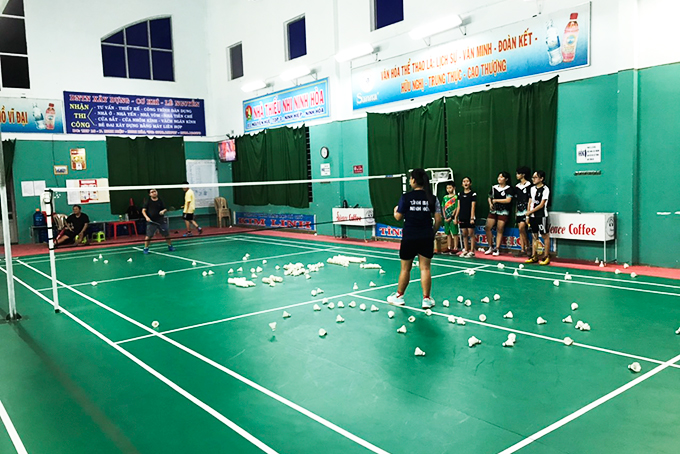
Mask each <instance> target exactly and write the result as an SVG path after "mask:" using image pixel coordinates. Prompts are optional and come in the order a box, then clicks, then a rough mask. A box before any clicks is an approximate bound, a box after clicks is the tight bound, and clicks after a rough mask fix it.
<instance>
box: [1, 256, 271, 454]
mask: <svg viewBox="0 0 680 454" xmlns="http://www.w3.org/2000/svg"><path fill="white" fill-rule="evenodd" d="M0 270H2V272H4V273H5V274H7V271H6V270H5V269H4V268H2V267H0ZM14 279H15V280H16V281H17V282H18V283H19V284H21V285H23V286H24V287H26V288H27V289H28V290H29V291H30V292H32V293H33V294H35V295H37V296H38V297H39V298H41V299H43V300H44V301H46V302H47V303H48V304H50V305H51V306H52V307H54V302H53V301H52V300H50V299H49V298H47V297H46V296H45V295H43V294H41V293H39V292H38V291H37V290H36V289H34V288H33V287H31V286H30V285H28V284H27V283H25V282H24V281H22V280H21V279H19V278H18V277H16V276H14ZM60 311H61V313H63V314H65V315H66V316H67V317H69V318H70V319H71V320H73V321H74V322H76V323H77V324H79V325H80V326H82V327H83V328H85V329H86V330H87V331H89V332H90V333H92V334H94V335H95V336H96V337H98V338H99V339H100V340H102V341H104V343H105V344H107V345H109V346H110V347H113V348H114V349H115V350H116V351H118V352H119V353H121V354H122V355H123V356H125V357H126V358H128V359H129V360H130V361H132V362H133V363H135V364H137V365H138V366H139V367H141V368H142V369H144V370H145V371H146V372H148V373H149V374H150V375H151V376H153V377H155V378H156V379H158V380H159V381H161V382H162V383H164V384H165V385H166V386H168V387H169V388H170V389H172V390H173V391H175V392H176V393H178V394H179V395H181V396H182V397H184V398H185V399H187V400H188V401H189V402H191V403H193V404H194V405H196V406H197V407H199V408H201V409H202V410H203V411H205V412H206V413H208V414H209V415H211V416H212V417H214V418H215V419H217V420H218V421H220V422H221V423H222V424H224V425H225V426H227V427H229V428H230V429H231V430H233V431H234V432H236V433H237V434H238V435H240V436H241V437H243V438H245V439H246V440H247V441H249V442H250V443H251V444H253V445H255V446H256V447H258V448H260V450H262V451H264V452H266V453H268V454H278V452H277V451H275V450H274V449H272V448H270V447H269V446H267V445H266V444H265V443H264V442H262V441H261V440H259V439H258V438H256V437H255V436H254V435H252V434H250V433H249V432H248V431H246V430H245V429H243V428H242V427H240V426H239V425H237V424H236V423H234V422H233V421H231V420H230V419H229V418H227V417H226V416H224V415H223V414H222V413H220V412H218V411H217V410H215V409H214V408H212V407H211V406H209V405H208V404H206V403H205V402H203V401H202V400H200V399H199V398H197V397H196V396H194V395H193V394H191V393H190V392H188V391H187V390H185V389H184V388H182V387H181V386H179V385H177V384H176V383H175V382H173V381H172V380H170V379H169V378H167V377H166V376H165V375H163V374H161V373H160V372H158V371H157V370H156V369H154V368H152V367H151V366H149V365H148V364H146V363H145V362H144V361H142V360H141V359H139V358H137V357H136V356H135V355H133V354H132V353H130V352H128V351H127V350H125V349H124V348H123V347H120V346H118V345H116V344H115V343H114V342H113V341H112V340H111V339H109V338H108V337H106V336H105V335H103V334H102V333H100V332H99V331H97V330H96V329H94V328H93V327H91V326H90V325H88V324H87V323H85V322H84V321H82V320H81V319H80V318H78V317H77V316H75V315H73V314H72V313H71V312H70V311H69V310H67V309H65V308H63V307H61V308H60ZM1 405H2V403H1V402H0V406H1Z"/></svg>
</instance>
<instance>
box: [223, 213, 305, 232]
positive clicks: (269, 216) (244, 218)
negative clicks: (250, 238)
mask: <svg viewBox="0 0 680 454" xmlns="http://www.w3.org/2000/svg"><path fill="white" fill-rule="evenodd" d="M234 220H235V221H234V223H235V224H236V225H244V226H252V227H261V228H282V229H298V230H316V216H314V215H309V214H290V213H280V214H277V213H241V212H236V213H234Z"/></svg>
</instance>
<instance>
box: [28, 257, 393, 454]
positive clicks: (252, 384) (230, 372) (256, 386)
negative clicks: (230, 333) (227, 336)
mask: <svg viewBox="0 0 680 454" xmlns="http://www.w3.org/2000/svg"><path fill="white" fill-rule="evenodd" d="M19 263H21V264H22V265H24V266H26V267H28V268H30V269H32V270H33V271H35V272H36V273H38V274H40V275H42V276H44V277H46V278H49V276H48V275H46V274H45V273H43V272H42V271H40V270H38V269H36V268H33V267H32V266H30V265H28V264H26V263H22V262H21V261H19ZM15 279H16V278H15ZM60 284H61V285H64V287H66V289H67V290H70V291H72V292H73V293H75V294H76V295H79V296H81V297H83V298H85V299H86V300H88V301H91V302H92V303H94V304H96V305H97V306H99V307H101V308H103V309H105V310H107V311H109V312H111V313H112V314H115V315H117V316H118V317H120V318H122V319H123V320H126V321H127V322H129V323H131V324H133V325H135V326H137V327H138V328H141V329H143V330H144V331H146V332H148V333H151V334H153V335H155V336H156V337H158V338H159V339H161V340H163V341H165V342H167V343H169V344H170V345H173V346H175V347H177V348H178V349H180V350H183V351H184V352H186V353H188V354H189V355H191V356H193V357H194V358H196V359H199V360H201V361H203V362H205V363H206V364H209V365H211V366H213V367H214V368H216V369H218V370H220V371H222V372H224V373H226V374H228V375H230V376H231V377H233V378H235V379H237V380H239V381H240V382H242V383H244V384H246V385H248V386H250V387H251V388H253V389H255V390H257V391H260V392H261V393H263V394H265V395H267V396H269V397H271V398H273V399H275V400H277V401H278V402H280V403H282V404H284V405H286V406H287V407H289V408H292V409H293V410H295V411H297V412H299V413H301V414H303V415H305V416H307V417H308V418H310V419H312V420H314V421H316V422H318V423H320V424H321V425H323V426H325V427H327V428H328V429H331V430H332V431H334V432H336V433H338V434H340V435H342V436H344V437H345V438H347V439H349V440H351V441H353V442H355V443H357V444H359V445H361V446H363V447H364V448H366V449H368V450H370V451H373V452H375V453H376V454H389V453H387V451H384V450H382V449H380V448H378V447H377V446H375V445H373V444H371V443H369V442H368V441H366V440H364V439H362V438H360V437H358V436H356V435H354V434H352V433H350V432H348V431H347V430H345V429H343V428H341V427H339V426H337V425H335V424H333V423H332V422H330V421H328V420H326V419H324V418H322V417H321V416H319V415H317V414H315V413H312V412H311V411H309V410H307V409H306V408H304V407H301V406H300V405H297V404H296V403H294V402H292V401H290V400H288V399H286V398H285V397H282V396H280V395H278V394H276V393H275V392H273V391H270V390H269V389H267V388H265V387H263V386H260V385H259V384H257V383H255V382H253V381H252V380H249V379H248V378H246V377H244V376H242V375H240V374H239V373H237V372H235V371H233V370H231V369H229V368H227V367H225V366H222V365H221V364H219V363H216V362H215V361H213V360H211V359H209V358H207V357H206V356H203V355H201V354H200V353H198V352H196V351H195V350H192V349H190V348H189V347H186V346H184V345H182V344H180V343H179V342H177V341H174V340H173V339H170V338H169V337H167V336H165V335H163V334H161V333H157V332H155V331H154V330H153V329H151V328H149V327H147V326H145V325H143V324H141V323H139V322H138V321H136V320H134V319H132V318H131V317H128V316H127V315H125V314H123V313H121V312H119V311H117V310H115V309H113V308H112V307H110V306H107V305H106V304H104V303H102V302H101V301H98V300H96V299H95V298H92V297H90V296H88V295H86V294H84V293H82V292H80V291H79V290H76V289H74V288H73V287H71V286H69V285H66V284H64V283H63V282H60ZM36 294H38V295H40V296H41V298H44V299H47V297H45V296H43V295H42V294H40V293H37V292H36ZM62 311H63V312H66V311H65V310H64V309H63V308H62ZM83 326H84V327H87V325H85V324H83ZM88 329H89V328H88ZM92 332H93V333H95V334H97V335H99V334H98V333H97V332H96V331H92ZM99 336H101V338H102V339H105V340H106V342H107V343H109V344H110V345H111V346H113V347H114V348H116V349H118V350H119V351H121V352H125V353H124V354H126V353H127V351H126V350H123V348H122V347H119V346H118V345H116V344H115V343H114V342H113V341H111V340H109V339H108V338H105V337H103V335H99ZM126 356H127V354H126ZM130 356H131V357H132V355H130ZM133 358H134V357H133ZM140 363H141V361H140ZM141 364H144V363H141ZM159 375H160V374H159Z"/></svg>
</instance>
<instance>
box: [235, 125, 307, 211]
mask: <svg viewBox="0 0 680 454" xmlns="http://www.w3.org/2000/svg"><path fill="white" fill-rule="evenodd" d="M306 137H307V127H306V126H303V127H300V128H296V129H293V128H276V129H268V130H265V131H262V132H260V133H258V134H256V135H254V136H250V135H246V136H242V137H238V138H237V139H236V150H237V153H238V160H237V161H236V162H235V163H234V165H233V166H232V169H233V170H232V171H233V177H234V182H249V181H264V182H267V181H284V180H308V179H309V171H308V168H307V139H306ZM234 203H236V204H237V205H255V206H257V205H268V204H271V205H280V206H291V207H295V208H309V195H308V188H307V184H306V183H301V184H278V185H270V184H265V185H262V186H244V187H235V188H234Z"/></svg>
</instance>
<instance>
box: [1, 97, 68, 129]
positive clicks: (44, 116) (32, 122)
mask: <svg viewBox="0 0 680 454" xmlns="http://www.w3.org/2000/svg"><path fill="white" fill-rule="evenodd" d="M63 113H64V110H63V108H62V103H61V101H60V100H58V99H31V98H0V128H2V132H8V133H19V134H21V133H26V134H28V133H30V134H35V133H46V134H63V133H64V121H63Z"/></svg>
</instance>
